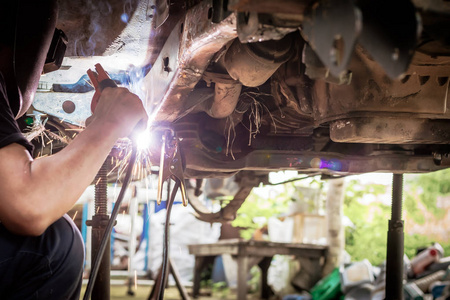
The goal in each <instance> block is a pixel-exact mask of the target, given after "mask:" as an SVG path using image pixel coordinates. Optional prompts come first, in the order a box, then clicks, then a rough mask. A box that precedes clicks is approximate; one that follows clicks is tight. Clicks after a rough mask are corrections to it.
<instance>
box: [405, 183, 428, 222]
mask: <svg viewBox="0 0 450 300" xmlns="http://www.w3.org/2000/svg"><path fill="white" fill-rule="evenodd" d="M416 195H417V192H416V188H413V189H412V190H410V192H409V193H406V194H405V195H403V201H404V207H405V210H406V212H407V214H408V218H411V220H413V221H414V222H415V223H417V224H420V225H422V224H424V223H425V216H424V215H423V212H422V211H421V210H420V209H419V207H418V206H417V200H416V198H417V197H416Z"/></svg>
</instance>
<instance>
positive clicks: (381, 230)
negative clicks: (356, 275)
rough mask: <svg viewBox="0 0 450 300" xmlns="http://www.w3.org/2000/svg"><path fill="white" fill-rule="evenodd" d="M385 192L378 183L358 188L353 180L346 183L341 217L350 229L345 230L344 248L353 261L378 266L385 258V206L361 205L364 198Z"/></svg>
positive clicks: (357, 183)
mask: <svg viewBox="0 0 450 300" xmlns="http://www.w3.org/2000/svg"><path fill="white" fill-rule="evenodd" d="M385 192H386V187H385V186H383V185H379V184H370V185H361V184H360V183H359V182H358V181H357V180H352V181H350V182H349V183H348V184H347V188H346V192H345V196H344V214H345V215H346V216H347V217H348V218H349V219H350V220H351V221H352V222H353V224H354V227H353V228H350V227H349V228H346V232H345V249H346V250H347V252H348V253H349V254H350V255H351V257H352V260H353V261H360V260H363V259H365V258H367V259H368V260H369V261H370V262H371V263H372V264H375V265H378V264H380V263H382V262H383V261H384V260H385V258H386V241H387V221H386V220H387V219H388V217H389V207H388V206H386V205H383V204H381V203H378V202H373V203H371V204H369V205H366V204H363V203H362V199H363V197H364V195H367V194H372V195H380V194H384V193H385ZM369 249H370V250H369Z"/></svg>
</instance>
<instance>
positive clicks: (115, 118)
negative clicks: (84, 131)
mask: <svg viewBox="0 0 450 300" xmlns="http://www.w3.org/2000/svg"><path fill="white" fill-rule="evenodd" d="M147 120H148V117H147V114H146V112H145V109H144V106H143V104H142V101H141V100H140V99H139V97H138V96H136V95H135V94H133V93H131V92H130V91H128V89H126V88H105V89H104V90H103V91H102V93H101V96H100V99H99V102H98V104H97V107H96V108H95V112H94V114H93V115H92V116H91V117H90V118H88V120H86V125H88V126H89V125H90V124H92V123H97V122H98V123H99V124H102V126H104V127H105V128H104V130H107V131H111V132H114V133H116V134H117V138H122V137H127V136H129V135H130V134H131V132H132V131H133V129H134V128H135V127H136V126H137V124H138V123H139V122H141V124H142V123H143V124H145V125H146V124H147Z"/></svg>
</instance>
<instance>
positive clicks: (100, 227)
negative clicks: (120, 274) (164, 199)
mask: <svg viewBox="0 0 450 300" xmlns="http://www.w3.org/2000/svg"><path fill="white" fill-rule="evenodd" d="M108 159H109V156H108V158H107V159H106V161H105V162H104V163H103V165H102V167H101V168H100V170H99V171H98V173H97V175H96V177H95V215H94V216H92V221H90V220H88V221H86V225H88V226H92V252H91V262H94V261H95V259H96V257H97V253H98V252H99V248H100V244H101V241H102V238H103V236H104V234H105V229H106V227H107V225H108V221H109V215H108V214H107V205H108V195H107V188H108V180H107V174H108V163H107V162H108ZM110 248H111V247H110V242H109V241H108V243H107V246H106V249H105V252H104V254H103V257H102V261H101V264H100V268H99V271H98V274H97V279H96V281H95V284H94V287H93V290H92V300H97V299H98V300H101V299H109V298H110V274H111V273H110V268H111V262H110V259H111V258H110V257H111V255H110V254H111V251H110ZM91 265H92V264H91Z"/></svg>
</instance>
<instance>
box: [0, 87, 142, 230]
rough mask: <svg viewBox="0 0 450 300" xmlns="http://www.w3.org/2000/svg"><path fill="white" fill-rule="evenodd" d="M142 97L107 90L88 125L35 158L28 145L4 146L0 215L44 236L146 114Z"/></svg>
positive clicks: (13, 226)
mask: <svg viewBox="0 0 450 300" xmlns="http://www.w3.org/2000/svg"><path fill="white" fill-rule="evenodd" d="M145 118H146V115H145V110H144V108H143V106H142V103H141V101H140V100H139V98H138V97H137V96H135V95H133V94H131V93H129V92H128V91H127V90H126V89H123V88H116V89H105V90H104V91H103V93H102V96H101V98H100V101H99V104H98V106H97V108H96V111H95V114H94V115H93V117H92V118H91V122H90V124H89V126H88V127H87V128H86V129H85V130H84V131H83V132H81V133H80V134H79V135H78V136H77V137H76V138H75V139H74V141H73V142H72V143H71V144H70V145H68V146H67V147H66V148H65V149H63V150H61V151H60V152H58V153H57V154H55V155H52V156H49V157H44V158H41V159H37V160H33V159H32V158H31V156H30V155H29V154H28V152H27V151H26V150H25V148H24V147H23V146H21V145H18V144H11V145H9V146H7V147H4V148H2V149H0V191H1V192H0V220H1V221H2V223H3V224H4V225H5V226H6V227H7V228H8V229H9V230H10V231H12V232H15V233H18V234H25V235H40V234H41V233H42V232H43V231H44V230H45V229H46V228H47V227H48V226H49V225H51V224H52V223H53V222H54V221H56V220H57V219H58V218H60V217H61V216H62V215H63V214H64V213H66V212H67V211H68V210H69V209H70V208H71V207H72V206H73V205H74V203H75V202H76V201H77V199H78V198H79V197H80V195H81V194H82V193H83V191H84V190H85V188H86V187H87V186H88V185H89V184H90V183H91V182H92V180H93V179H94V177H95V174H96V173H97V171H98V169H99V168H100V166H101V165H102V163H103V161H104V160H105V158H106V157H107V155H108V153H109V151H110V150H111V148H112V146H113V145H114V143H115V142H116V140H117V139H118V138H120V137H125V136H127V135H129V134H130V133H131V131H132V130H133V128H134V127H135V126H136V124H137V122H139V120H141V119H145Z"/></svg>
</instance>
